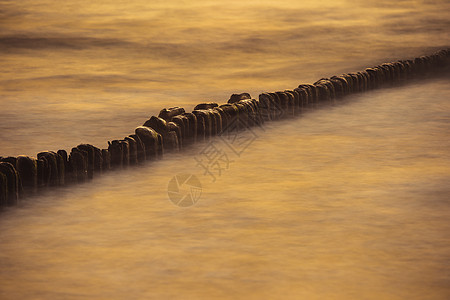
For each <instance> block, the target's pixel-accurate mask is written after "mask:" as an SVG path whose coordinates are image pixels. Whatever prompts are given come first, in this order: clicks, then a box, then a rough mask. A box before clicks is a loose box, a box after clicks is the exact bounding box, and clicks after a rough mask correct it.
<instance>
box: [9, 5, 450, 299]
mask: <svg viewBox="0 0 450 300" xmlns="http://www.w3.org/2000/svg"><path fill="white" fill-rule="evenodd" d="M449 17H450V3H448V1H396V2H391V1H376V2H375V1H365V2H360V1H302V2H297V1H227V2H226V3H217V2H216V1H206V0H205V1H189V2H187V1H164V2H163V1H152V3H151V4H149V3H147V2H145V1H136V0H131V1H118V0H116V1H82V0H78V1H66V2H64V3H55V2H53V1H27V0H25V1H20V2H18V1H1V0H0V28H1V31H0V52H1V53H0V55H1V58H0V69H1V70H2V72H1V73H0V101H1V103H2V110H0V139H1V141H2V142H1V145H0V154H1V155H4V156H6V155H19V154H27V155H36V153H37V152H39V151H43V150H48V149H50V150H57V149H67V150H68V149H70V148H71V147H72V146H75V145H77V144H78V143H81V142H86V143H92V144H94V145H96V146H99V147H106V141H107V140H112V139H117V138H122V137H124V136H126V135H128V134H130V133H132V132H133V130H134V127H135V126H138V125H141V124H142V123H143V122H144V121H145V120H146V119H147V118H148V117H149V116H151V115H153V114H157V113H158V112H159V110H160V109H161V108H163V107H168V106H174V105H180V106H183V107H185V108H186V109H188V110H189V109H192V108H193V107H194V106H195V105H196V104H197V103H199V102H202V101H205V100H207V101H210V100H212V101H216V102H220V103H223V102H225V101H226V100H227V99H228V97H229V95H230V94H231V93H233V92H242V91H247V92H250V93H251V94H252V95H253V96H254V97H256V96H257V95H258V93H260V92H263V91H275V90H283V89H287V88H289V89H291V88H294V87H296V86H297V85H298V84H299V83H308V82H313V81H315V80H316V79H318V78H321V77H327V76H331V75H337V74H340V73H343V72H350V71H358V70H361V69H363V68H365V67H367V66H370V65H376V64H379V63H382V62H386V61H392V60H396V59H403V58H411V57H415V56H419V55H422V54H427V53H431V52H433V51H434V50H437V49H440V48H447V47H449V37H450V31H449V30H448V28H449V25H450V24H449V21H448V20H450V18H449ZM449 92H450V85H449V79H448V78H440V79H435V80H426V81H423V82H421V83H416V84H413V85H410V86H404V87H399V88H395V89H386V90H380V91H375V92H371V93H367V94H364V95H355V96H352V97H349V98H348V99H346V100H345V101H344V102H343V103H342V104H339V105H336V106H330V107H324V108H322V109H319V110H316V111H310V112H308V113H307V114H305V115H304V116H302V117H301V118H298V119H291V120H286V121H284V122H277V123H273V124H267V125H266V126H265V127H264V128H262V129H255V130H254V131H252V132H246V133H243V137H244V138H245V137H247V138H254V140H253V142H252V143H250V144H249V146H248V148H247V149H245V151H244V152H243V153H242V154H241V156H237V155H235V154H234V153H233V152H230V149H228V148H226V146H224V145H223V143H221V142H220V141H219V140H217V139H216V140H215V142H214V143H216V145H217V146H218V147H220V149H222V150H223V151H227V153H228V155H229V156H230V159H231V160H232V162H231V163H230V165H229V168H228V169H226V170H223V171H222V173H221V174H220V176H219V174H216V175H217V178H216V181H215V182H212V178H211V177H210V176H209V175H208V174H207V175H204V173H203V170H202V169H201V168H200V167H199V166H198V165H197V162H196V161H195V159H194V158H195V157H199V155H200V153H201V151H202V150H203V149H204V147H206V146H207V145H205V144H199V145H195V146H193V147H192V148H190V149H187V150H186V151H183V153H180V154H172V155H168V156H167V157H166V158H165V159H164V160H163V161H159V162H152V163H148V164H145V165H143V166H140V167H138V168H132V169H129V170H127V171H124V172H120V173H114V174H107V175H105V176H103V177H102V178H97V179H95V180H94V181H93V182H91V183H89V184H85V185H81V186H76V187H74V186H71V187H67V188H64V189H61V190H57V191H48V192H45V193H44V194H43V195H41V196H39V197H34V198H29V199H27V200H25V201H23V202H22V203H21V204H20V206H19V207H16V208H13V209H10V210H8V211H6V212H4V213H2V215H1V218H0V232H1V233H0V279H1V285H0V298H1V299H54V298H56V299H61V298H62V299H85V298H100V299H103V298H104V299H125V298H126V299H128V298H156V299H160V298H181V299H186V298H188V299H189V298H242V299H244V298H245V299H248V298H250V299H252V298H254V299H260V298H272V299H278V298H281V297H283V298H288V299H299V298H300V299H301V298H306V299H324V298H326V299H361V298H362V299H424V298H427V299H448V297H449V296H450V288H449V286H450V276H449V274H450V273H449V269H450V268H449V261H450V235H449V233H450V222H449V221H448V220H449V219H450V209H449V199H450V197H449V195H450V193H449V192H450V191H449V185H448V182H449V181H450V151H449V150H450V142H449V141H450V139H449V129H450V128H449V127H450V104H449V102H448V95H449ZM178 173H192V174H195V175H196V176H198V178H199V179H200V180H201V182H202V185H203V191H202V195H201V198H200V200H199V202H198V203H197V204H196V205H195V206H193V207H191V208H187V209H181V208H178V207H177V206H174V205H173V204H172V203H171V202H170V201H169V200H168V196H167V184H168V182H169V180H170V179H171V178H172V177H173V176H174V175H176V174H178Z"/></svg>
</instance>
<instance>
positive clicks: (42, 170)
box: [0, 49, 450, 209]
mask: <svg viewBox="0 0 450 300" xmlns="http://www.w3.org/2000/svg"><path fill="white" fill-rule="evenodd" d="M449 62H450V49H446V50H441V51H438V52H436V53H434V54H432V55H428V56H421V57H417V58H415V59H412V60H400V61H396V62H391V63H384V64H381V65H378V66H375V67H371V68H367V69H365V70H363V71H361V72H356V73H347V74H342V75H339V76H333V77H330V78H322V79H320V80H318V81H316V82H315V83H313V84H300V85H299V86H298V87H296V88H294V89H292V90H285V91H278V92H267V93H262V94H260V95H259V97H258V99H252V97H251V96H250V95H249V94H248V93H241V94H233V95H231V97H230V99H229V100H228V101H227V103H225V104H218V103H213V102H208V103H200V104H198V105H197V106H195V108H194V110H193V111H192V112H186V111H185V109H184V108H181V107H171V108H164V109H163V110H161V112H160V113H159V115H158V116H152V117H151V118H150V119H148V120H147V121H145V122H144V124H143V125H142V126H139V127H137V128H136V129H135V130H134V133H132V134H130V135H129V136H126V137H124V138H123V139H121V140H112V141H108V148H107V149H100V148H98V147H96V146H93V145H89V144H80V145H78V146H76V147H74V148H72V149H71V150H70V151H69V152H67V151H66V150H57V151H45V152H40V153H38V154H37V155H36V157H30V156H24V155H19V156H17V157H0V209H1V208H2V207H6V206H13V205H15V204H17V203H18V201H19V199H20V198H23V197H26V196H29V195H34V194H36V193H38V192H39V191H41V190H44V189H47V188H50V187H60V186H65V185H69V184H78V183H84V182H87V181H89V180H91V179H93V178H94V177H97V176H100V175H101V174H102V173H103V172H108V171H110V170H121V169H124V168H127V167H129V166H133V165H137V164H142V163H144V162H145V161H148V160H150V161H151V160H158V159H162V158H163V156H164V153H165V152H170V151H179V150H182V149H183V148H185V147H189V145H191V144H193V143H196V142H198V141H205V140H208V139H210V138H211V137H213V136H215V135H219V134H222V133H224V132H227V131H240V130H245V129H246V128H249V127H252V126H260V125H262V124H264V122H270V121H275V120H280V119H286V118H290V117H295V116H298V115H300V114H302V113H303V112H304V111H305V110H306V109H310V108H314V107H317V106H318V105H319V104H321V103H327V102H330V101H331V102H332V101H336V100H337V99H340V98H342V97H345V96H346V95H350V94H355V93H362V92H366V91H370V90H373V89H377V88H382V87H386V86H394V85H398V84H403V83H405V82H408V81H411V80H413V79H418V78H419V79H420V78H424V77H430V76H432V75H435V74H438V73H440V72H442V71H446V72H447V71H448V67H449V65H450V64H449Z"/></svg>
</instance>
